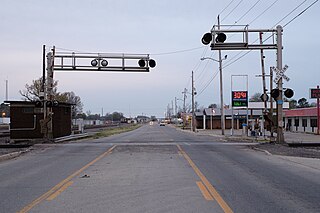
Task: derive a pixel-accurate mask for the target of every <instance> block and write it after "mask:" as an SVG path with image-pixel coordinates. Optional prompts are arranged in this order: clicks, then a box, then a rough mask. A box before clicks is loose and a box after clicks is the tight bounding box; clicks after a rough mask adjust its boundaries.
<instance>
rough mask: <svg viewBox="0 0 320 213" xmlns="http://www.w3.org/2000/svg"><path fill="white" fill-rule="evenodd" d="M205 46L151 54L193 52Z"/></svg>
mask: <svg viewBox="0 0 320 213" xmlns="http://www.w3.org/2000/svg"><path fill="white" fill-rule="evenodd" d="M203 48H205V47H204V46H201V47H194V48H190V49H184V50H176V51H171V52H163V53H150V54H149V55H154V56H157V55H172V54H177V53H183V52H191V51H194V50H198V49H203Z"/></svg>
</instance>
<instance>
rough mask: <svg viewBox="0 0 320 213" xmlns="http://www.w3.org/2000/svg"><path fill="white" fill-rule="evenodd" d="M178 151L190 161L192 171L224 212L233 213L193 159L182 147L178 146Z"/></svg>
mask: <svg viewBox="0 0 320 213" xmlns="http://www.w3.org/2000/svg"><path fill="white" fill-rule="evenodd" d="M177 147H178V149H179V150H180V152H181V153H182V155H183V156H184V158H185V159H186V160H187V161H188V163H189V164H190V166H191V167H192V169H193V170H194V171H195V173H196V174H197V175H198V177H199V178H200V179H201V181H202V182H203V183H204V185H205V186H206V187H207V189H208V191H209V192H210V194H211V195H212V197H213V198H214V199H215V200H216V201H217V203H218V204H219V205H220V207H221V208H222V210H223V211H224V212H226V213H233V211H232V209H231V208H230V207H229V205H228V204H227V203H226V202H225V201H224V200H223V198H222V197H221V196H220V194H219V193H218V191H217V190H216V189H215V188H214V187H213V186H212V185H211V183H210V182H209V181H208V179H207V178H206V177H205V176H204V175H203V174H202V172H201V171H200V169H198V167H197V166H196V165H195V164H194V163H193V161H192V160H191V158H190V157H189V156H188V155H187V154H186V153H185V152H184V151H183V150H182V148H181V146H180V145H177Z"/></svg>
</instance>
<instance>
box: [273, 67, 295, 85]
mask: <svg viewBox="0 0 320 213" xmlns="http://www.w3.org/2000/svg"><path fill="white" fill-rule="evenodd" d="M288 68H289V67H288V65H285V66H284V67H283V68H282V69H281V70H279V69H278V68H276V67H272V68H271V69H272V70H273V71H274V72H275V73H276V77H275V79H274V80H273V81H274V82H275V83H278V82H279V80H280V79H281V78H283V79H284V80H286V81H289V80H290V78H289V77H288V76H286V75H285V74H284V72H285V71H287V69H288Z"/></svg>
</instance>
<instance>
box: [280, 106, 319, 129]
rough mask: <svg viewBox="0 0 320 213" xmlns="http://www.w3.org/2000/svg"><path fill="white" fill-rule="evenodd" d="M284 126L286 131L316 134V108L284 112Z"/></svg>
mask: <svg viewBox="0 0 320 213" xmlns="http://www.w3.org/2000/svg"><path fill="white" fill-rule="evenodd" d="M284 124H285V128H286V130H287V131H292V132H309V133H316V132H317V129H318V125H317V124H318V119H317V108H316V107H310V108H297V109H291V110H284Z"/></svg>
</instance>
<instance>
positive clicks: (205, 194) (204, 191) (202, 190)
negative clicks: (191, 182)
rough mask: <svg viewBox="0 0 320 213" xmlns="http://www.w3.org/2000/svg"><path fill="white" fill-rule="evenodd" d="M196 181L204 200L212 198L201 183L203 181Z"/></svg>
mask: <svg viewBox="0 0 320 213" xmlns="http://www.w3.org/2000/svg"><path fill="white" fill-rule="evenodd" d="M196 183H197V185H198V187H199V189H200V191H201V193H202V195H203V197H204V198H205V199H206V200H213V197H212V196H211V194H210V193H209V191H208V190H207V188H206V187H205V186H204V185H203V183H202V182H201V181H197V182H196Z"/></svg>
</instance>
